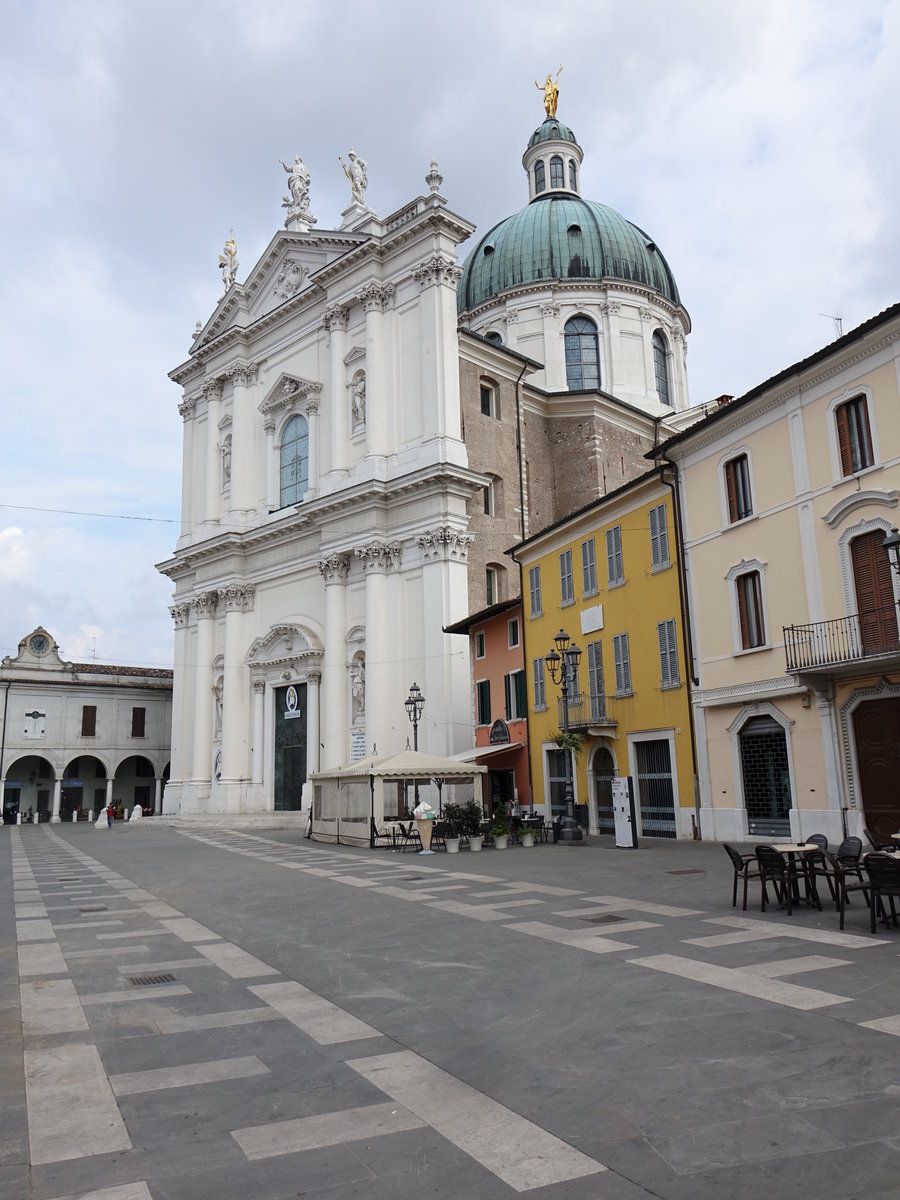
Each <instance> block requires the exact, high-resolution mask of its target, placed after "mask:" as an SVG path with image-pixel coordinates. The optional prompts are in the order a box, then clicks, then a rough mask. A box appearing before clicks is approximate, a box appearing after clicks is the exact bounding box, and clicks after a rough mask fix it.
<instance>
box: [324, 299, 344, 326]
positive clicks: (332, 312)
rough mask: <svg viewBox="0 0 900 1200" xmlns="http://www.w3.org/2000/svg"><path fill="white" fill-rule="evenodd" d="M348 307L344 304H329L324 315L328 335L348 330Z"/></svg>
mask: <svg viewBox="0 0 900 1200" xmlns="http://www.w3.org/2000/svg"><path fill="white" fill-rule="evenodd" d="M347 316H348V313H347V307H346V305H344V304H329V305H328V307H327V308H326V309H325V312H324V313H323V314H322V324H323V325H324V326H325V329H326V330H327V332H328V333H332V332H333V331H335V330H341V331H343V330H345V329H346V328H347Z"/></svg>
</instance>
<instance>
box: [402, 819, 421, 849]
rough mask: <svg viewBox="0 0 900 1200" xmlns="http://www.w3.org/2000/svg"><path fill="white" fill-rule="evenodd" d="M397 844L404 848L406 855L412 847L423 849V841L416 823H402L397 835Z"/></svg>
mask: <svg viewBox="0 0 900 1200" xmlns="http://www.w3.org/2000/svg"><path fill="white" fill-rule="evenodd" d="M397 844H398V845H399V846H400V847H401V848H402V850H403V853H404V854H405V853H406V851H407V850H408V849H409V847H410V846H413V847H417V848H418V849H419V850H421V849H422V839H421V838H420V837H419V831H418V829H416V823H415V821H410V822H409V824H408V825H404V824H403V823H402V822H401V823H400V826H399V829H398V833H397Z"/></svg>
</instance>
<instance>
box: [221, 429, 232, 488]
mask: <svg viewBox="0 0 900 1200" xmlns="http://www.w3.org/2000/svg"><path fill="white" fill-rule="evenodd" d="M220 449H221V451H222V487H227V486H228V485H229V483H231V434H229V435H228V437H226V439H225V441H224V442H223V443H222V445H221V447H220Z"/></svg>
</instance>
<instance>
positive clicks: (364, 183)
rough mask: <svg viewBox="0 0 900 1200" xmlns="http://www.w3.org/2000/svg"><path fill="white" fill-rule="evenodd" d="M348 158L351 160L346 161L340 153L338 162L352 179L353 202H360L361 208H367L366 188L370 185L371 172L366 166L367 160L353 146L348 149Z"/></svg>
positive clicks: (348, 177)
mask: <svg viewBox="0 0 900 1200" xmlns="http://www.w3.org/2000/svg"><path fill="white" fill-rule="evenodd" d="M347 158H348V159H349V160H350V161H349V162H348V163H345V162H344V160H343V159H342V158H341V156H340V155H338V162H339V163H340V164H341V166H342V167H343V168H344V174H345V175H346V176H347V179H348V180H349V181H350V191H351V193H352V203H353V204H358V205H359V206H360V208H365V205H366V188H367V187H368V186H369V172H368V169H367V167H366V161H365V159H364V158H360V157H359V155H358V154H357V153H356V151H355V150H354V149H352V148H351V149H350V150H349V151H348V153H347Z"/></svg>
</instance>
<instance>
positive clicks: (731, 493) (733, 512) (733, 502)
mask: <svg viewBox="0 0 900 1200" xmlns="http://www.w3.org/2000/svg"><path fill="white" fill-rule="evenodd" d="M734 463H735V460H734V459H732V460H731V462H727V463H726V464H725V490H726V492H727V493H728V520H729V521H731V523H732V524H734V522H735V521H736V520H737V519H738V504H737V486H736V484H735V478H734Z"/></svg>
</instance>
